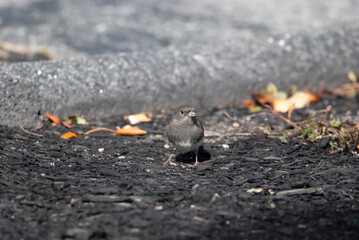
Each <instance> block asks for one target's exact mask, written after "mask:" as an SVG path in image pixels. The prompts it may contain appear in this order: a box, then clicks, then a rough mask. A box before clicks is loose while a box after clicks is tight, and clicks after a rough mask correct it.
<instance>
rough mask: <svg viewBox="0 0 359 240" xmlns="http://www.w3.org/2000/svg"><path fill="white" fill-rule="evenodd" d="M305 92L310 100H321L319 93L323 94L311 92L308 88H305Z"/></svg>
mask: <svg viewBox="0 0 359 240" xmlns="http://www.w3.org/2000/svg"><path fill="white" fill-rule="evenodd" d="M303 92H304V93H305V94H307V96H308V98H309V101H310V102H319V100H320V96H319V94H320V95H321V93H318V94H313V93H311V92H309V91H308V90H307V89H304V91H303Z"/></svg>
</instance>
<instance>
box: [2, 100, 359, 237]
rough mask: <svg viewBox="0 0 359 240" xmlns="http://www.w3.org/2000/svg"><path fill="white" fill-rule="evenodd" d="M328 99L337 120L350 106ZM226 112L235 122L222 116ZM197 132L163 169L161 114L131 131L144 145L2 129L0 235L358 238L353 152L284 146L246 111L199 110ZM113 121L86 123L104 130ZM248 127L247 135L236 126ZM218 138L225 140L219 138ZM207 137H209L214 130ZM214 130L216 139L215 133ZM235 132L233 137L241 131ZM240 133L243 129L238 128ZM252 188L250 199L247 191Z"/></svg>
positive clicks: (106, 136) (115, 120) (102, 135)
mask: <svg viewBox="0 0 359 240" xmlns="http://www.w3.org/2000/svg"><path fill="white" fill-rule="evenodd" d="M326 103H329V104H331V105H332V106H333V113H335V116H334V117H335V118H336V116H338V115H340V116H343V115H342V113H343V112H342V111H343V110H342V107H343V106H344V107H346V109H351V110H353V111H352V114H347V119H358V118H359V116H358V113H357V112H356V109H357V104H358V102H355V104H353V102H352V101H346V100H343V99H334V100H328V101H322V102H321V103H319V104H316V105H314V106H313V107H312V108H311V109H309V110H302V111H298V113H299V115H297V118H298V117H300V116H302V117H303V116H305V115H306V113H309V112H311V111H313V110H315V109H322V108H323V107H325V106H326V105H327V104H326ZM224 112H227V113H228V114H229V115H231V116H232V118H235V119H236V120H235V122H238V123H240V124H241V127H240V129H238V127H236V126H235V124H234V123H235V122H233V121H232V120H230V119H228V118H226V117H225V116H226V115H225V114H224ZM200 118H201V119H202V122H203V123H204V127H205V129H206V131H207V137H206V139H205V145H204V149H203V150H202V151H201V152H200V164H199V165H198V166H197V167H195V168H193V167H191V165H192V164H193V162H194V154H187V155H183V156H179V157H178V158H177V159H176V160H177V161H175V162H174V164H172V165H167V166H164V165H163V163H164V161H165V160H166V159H167V157H168V156H169V154H170V153H172V151H173V149H172V148H171V147H170V148H165V145H166V144H168V141H167V139H166V137H165V136H164V126H165V125H166V123H167V122H168V120H169V116H168V115H167V114H164V115H157V116H156V118H155V120H154V121H153V122H151V123H143V124H140V127H141V128H143V129H146V130H147V131H148V134H147V135H145V136H142V137H126V136H113V135H112V134H110V133H107V132H96V133H93V134H90V135H86V136H84V135H79V138H77V139H70V140H63V139H61V138H60V136H59V135H58V134H62V133H64V132H66V131H68V130H67V129H65V128H63V127H54V126H51V125H50V124H49V123H44V126H43V128H42V129H40V130H34V129H27V130H31V131H32V132H36V133H37V134H43V135H44V137H38V136H33V135H31V134H28V133H26V132H24V131H23V130H21V129H20V128H18V127H17V128H9V127H5V126H1V127H0V137H1V139H2V141H1V144H0V176H1V177H0V207H1V215H2V218H1V220H0V235H1V236H2V237H1V238H2V239H21V238H24V237H26V239H144V238H146V239H238V238H245V239H293V238H310V239H354V238H355V237H356V236H357V234H358V233H359V230H358V229H359V217H358V216H359V204H358V199H359V191H358V181H359V178H358V171H359V162H358V160H359V159H358V156H355V155H351V154H344V153H341V154H328V153H323V152H321V151H318V149H317V148H316V147H315V146H314V145H311V144H306V143H303V142H299V141H296V140H292V141H289V142H288V144H284V143H282V142H281V141H279V140H275V139H271V138H267V137H266V134H263V133H260V132H258V127H260V126H262V127H268V125H269V124H272V123H277V124H276V125H274V126H276V127H278V128H280V127H283V126H284V125H283V124H278V123H280V121H278V120H276V119H273V116H271V115H268V114H265V113H260V114H249V113H248V112H247V110H244V109H223V110H217V111H212V112H202V114H200ZM121 119H122V116H113V117H111V118H105V119H100V120H94V121H92V125H90V126H88V127H75V128H74V129H72V131H75V132H80V131H86V130H88V129H91V128H93V127H95V126H105V127H109V128H112V129H114V128H115V127H116V126H123V125H124V124H126V122H125V121H124V120H121ZM254 126H256V127H257V130H256V131H257V134H254V135H251V134H247V135H246V134H244V133H246V132H243V130H244V129H252V130H250V132H253V131H254V129H253V127H254ZM223 132H227V133H229V134H224V133H223ZM215 133H216V134H215ZM218 133H222V134H218ZM240 133H241V134H240ZM247 133H249V132H247ZM253 188H259V189H262V190H261V191H260V192H259V193H249V192H248V190H250V189H253Z"/></svg>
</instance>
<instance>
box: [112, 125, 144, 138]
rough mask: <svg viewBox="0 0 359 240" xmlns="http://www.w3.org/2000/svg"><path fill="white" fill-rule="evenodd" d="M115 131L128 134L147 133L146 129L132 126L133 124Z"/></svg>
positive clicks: (119, 133) (117, 133) (118, 133)
mask: <svg viewBox="0 0 359 240" xmlns="http://www.w3.org/2000/svg"><path fill="white" fill-rule="evenodd" d="M114 133H115V134H116V135H128V136H135V135H145V134H147V132H146V131H145V130H142V129H140V128H139V127H137V126H131V125H126V126H124V127H123V128H120V129H117V130H116V131H115V132H114Z"/></svg>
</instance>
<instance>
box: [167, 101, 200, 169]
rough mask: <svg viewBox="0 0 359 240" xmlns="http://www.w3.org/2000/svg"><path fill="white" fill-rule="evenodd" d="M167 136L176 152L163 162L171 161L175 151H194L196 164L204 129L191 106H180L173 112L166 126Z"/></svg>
mask: <svg viewBox="0 0 359 240" xmlns="http://www.w3.org/2000/svg"><path fill="white" fill-rule="evenodd" d="M166 133H167V137H168V139H169V140H170V142H171V143H172V144H173V145H174V146H175V147H176V152H175V153H174V154H171V156H170V157H169V158H168V160H167V161H166V162H165V164H167V163H169V162H170V161H172V159H173V157H175V156H176V155H175V154H176V153H177V152H180V153H186V152H191V151H195V153H196V162H195V163H194V165H193V166H197V165H198V148H199V147H200V146H202V143H203V139H204V129H203V126H202V123H201V121H200V120H199V119H198V118H197V117H196V113H195V112H194V108H193V107H191V106H187V105H184V106H180V107H178V108H177V109H176V111H175V112H174V114H173V116H172V119H171V121H170V123H169V124H168V125H167V126H166Z"/></svg>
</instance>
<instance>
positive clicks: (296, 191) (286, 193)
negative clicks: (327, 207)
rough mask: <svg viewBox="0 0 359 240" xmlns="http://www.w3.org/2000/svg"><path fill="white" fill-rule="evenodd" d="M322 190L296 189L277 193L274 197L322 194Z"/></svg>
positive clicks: (319, 188) (317, 188)
mask: <svg viewBox="0 0 359 240" xmlns="http://www.w3.org/2000/svg"><path fill="white" fill-rule="evenodd" d="M323 193H324V191H323V188H321V187H316V188H298V189H293V190H285V191H280V192H277V194H276V196H291V195H300V194H323Z"/></svg>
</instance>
